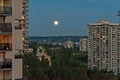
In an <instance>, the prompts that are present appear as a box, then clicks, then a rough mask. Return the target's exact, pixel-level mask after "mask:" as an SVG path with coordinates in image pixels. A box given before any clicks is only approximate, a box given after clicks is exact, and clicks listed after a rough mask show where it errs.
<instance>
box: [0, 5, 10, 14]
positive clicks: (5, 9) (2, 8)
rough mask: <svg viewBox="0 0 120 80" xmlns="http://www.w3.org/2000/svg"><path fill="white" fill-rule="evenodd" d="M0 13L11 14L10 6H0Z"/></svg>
mask: <svg viewBox="0 0 120 80" xmlns="http://www.w3.org/2000/svg"><path fill="white" fill-rule="evenodd" d="M0 15H3V16H7V15H12V7H6V6H0Z"/></svg>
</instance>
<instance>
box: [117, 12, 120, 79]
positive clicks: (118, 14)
mask: <svg viewBox="0 0 120 80" xmlns="http://www.w3.org/2000/svg"><path fill="white" fill-rule="evenodd" d="M117 16H118V17H119V27H120V11H118V13H117ZM118 45H119V44H118ZM117 56H118V59H117V60H118V62H117V63H118V64H117V65H118V67H117V68H118V74H117V75H118V79H117V80H120V78H119V77H120V76H119V75H120V74H119V67H120V66H119V53H118V55H117Z"/></svg>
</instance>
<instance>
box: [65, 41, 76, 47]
mask: <svg viewBox="0 0 120 80" xmlns="http://www.w3.org/2000/svg"><path fill="white" fill-rule="evenodd" d="M64 47H65V48H74V42H72V41H66V42H65V43H64Z"/></svg>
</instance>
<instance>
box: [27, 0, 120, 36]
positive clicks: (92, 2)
mask: <svg viewBox="0 0 120 80" xmlns="http://www.w3.org/2000/svg"><path fill="white" fill-rule="evenodd" d="M118 11H120V0H30V2H29V29H28V35H29V36H87V35H88V26H87V25H88V24H90V23H95V22H97V21H99V20H101V19H107V20H109V21H110V22H112V23H119V17H118V16H117V12H118ZM55 20H57V21H59V25H58V26H54V24H53V22H54V21H55Z"/></svg>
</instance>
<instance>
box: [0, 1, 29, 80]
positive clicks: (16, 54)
mask: <svg viewBox="0 0 120 80" xmlns="http://www.w3.org/2000/svg"><path fill="white" fill-rule="evenodd" d="M27 4H28V0H0V80H21V79H22V78H23V72H22V58H21V53H25V52H26V50H27V41H26V28H27V19H28V18H27V15H28V14H27V11H28V10H27V7H28V5H27Z"/></svg>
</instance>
